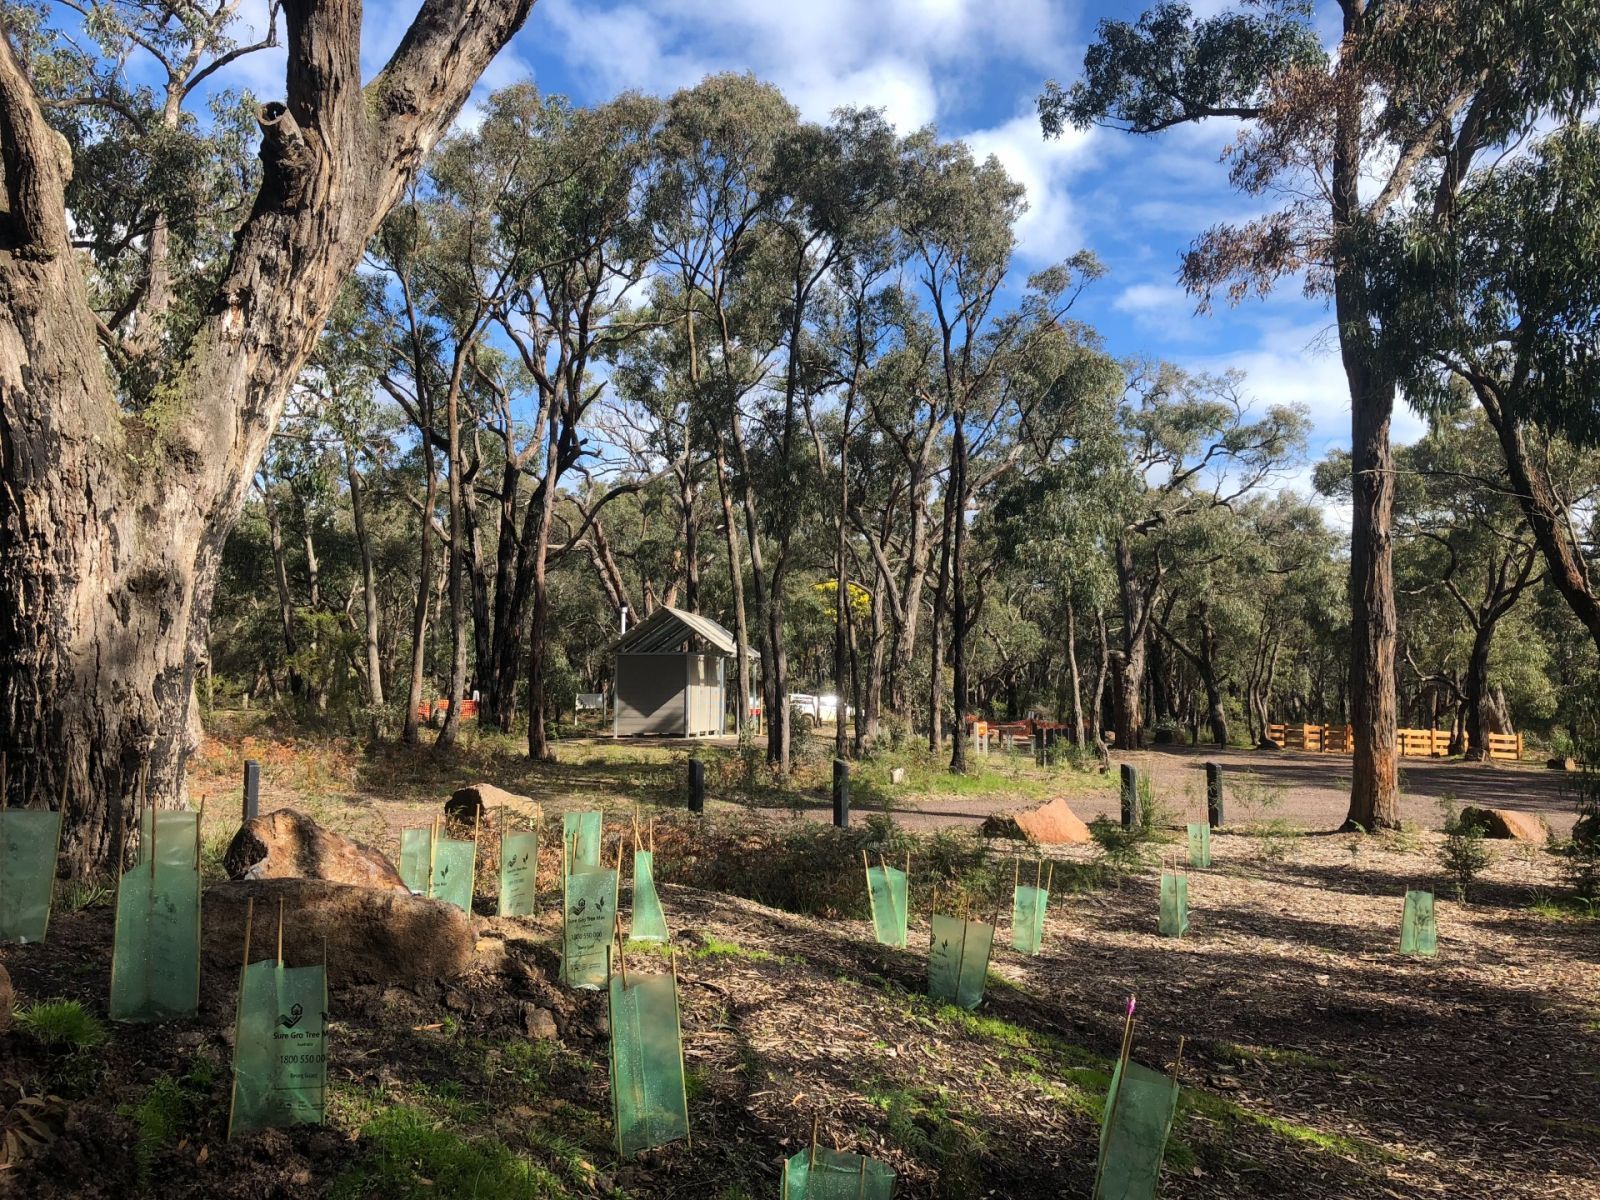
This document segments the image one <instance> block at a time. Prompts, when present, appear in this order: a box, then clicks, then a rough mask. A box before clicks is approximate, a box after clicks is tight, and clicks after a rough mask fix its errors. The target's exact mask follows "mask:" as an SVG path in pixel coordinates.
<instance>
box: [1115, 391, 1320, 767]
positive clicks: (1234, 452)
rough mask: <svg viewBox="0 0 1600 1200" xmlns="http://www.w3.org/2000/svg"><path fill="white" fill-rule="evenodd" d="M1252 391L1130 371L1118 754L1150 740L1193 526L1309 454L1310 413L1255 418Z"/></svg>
mask: <svg viewBox="0 0 1600 1200" xmlns="http://www.w3.org/2000/svg"><path fill="white" fill-rule="evenodd" d="M1243 386H1244V381H1243V378H1242V377H1241V376H1239V375H1237V374H1232V375H1225V376H1221V377H1217V376H1209V375H1195V374H1191V373H1189V372H1185V371H1182V370H1180V369H1179V368H1177V367H1175V366H1172V365H1171V364H1169V363H1159V364H1145V365H1141V366H1138V367H1136V368H1135V369H1134V370H1133V371H1132V372H1131V373H1130V376H1129V382H1128V395H1127V398H1126V400H1125V401H1124V404H1123V406H1122V410H1121V421H1122V426H1123V440H1124V454H1125V460H1124V462H1125V465H1124V468H1123V469H1124V470H1125V471H1126V473H1127V478H1126V482H1125V485H1124V488H1125V490H1124V494H1125V495H1126V497H1127V501H1126V508H1125V509H1124V511H1123V513H1122V521H1121V525H1120V527H1119V528H1118V530H1117V532H1116V535H1115V538H1114V545H1113V560H1114V562H1115V569H1116V574H1117V593H1118V599H1119V603H1120V608H1121V617H1122V628H1121V646H1120V647H1119V649H1118V650H1117V651H1116V652H1114V654H1113V656H1112V687H1113V693H1112V694H1113V699H1114V701H1115V703H1114V723H1115V728H1116V734H1117V745H1118V747H1119V748H1131V747H1135V746H1138V745H1141V744H1142V742H1143V737H1144V700H1143V696H1144V690H1145V670H1146V663H1147V655H1148V650H1149V645H1150V641H1149V639H1150V637H1151V636H1152V633H1153V632H1154V630H1153V622H1154V621H1155V619H1156V615H1157V607H1156V601H1157V598H1158V596H1159V595H1160V592H1161V589H1162V587H1163V585H1164V583H1165V580H1166V576H1167V574H1168V572H1169V571H1171V570H1172V569H1173V568H1174V567H1176V566H1177V565H1179V564H1180V563H1182V562H1184V561H1186V560H1187V559H1189V558H1190V557H1192V556H1193V555H1195V554H1196V553H1203V550H1197V547H1196V545H1195V544H1193V543H1192V542H1191V541H1189V540H1188V532H1187V529H1186V526H1188V525H1189V524H1191V523H1193V522H1195V521H1201V520H1204V519H1206V518H1207V517H1208V516H1209V515H1210V514H1212V513H1213V512H1214V511H1215V510H1217V509H1226V508H1231V507H1232V506H1233V505H1235V504H1236V503H1238V502H1240V501H1242V500H1243V499H1245V498H1246V497H1247V496H1249V495H1250V494H1251V493H1253V492H1255V491H1257V490H1258V489H1260V488H1262V487H1263V486H1265V485H1267V484H1269V483H1271V482H1273V481H1275V480H1276V479H1277V477H1278V475H1279V474H1280V472H1281V471H1282V470H1283V469H1284V468H1286V467H1288V466H1289V465H1291V464H1292V463H1293V461H1294V460H1295V457H1296V456H1297V455H1298V454H1299V453H1300V452H1301V450H1302V448H1303V445H1304V439H1305V428H1306V415H1305V412H1304V411H1303V410H1302V409H1300V408H1299V407H1292V406H1283V405H1273V406H1270V407H1268V408H1267V409H1266V411H1265V412H1264V413H1262V414H1261V416H1260V417H1256V416H1255V415H1254V414H1253V413H1252V412H1251V411H1250V409H1249V407H1248V405H1247V404H1246V402H1245V399H1244V396H1243V390H1242V389H1243Z"/></svg>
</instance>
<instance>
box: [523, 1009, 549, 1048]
mask: <svg viewBox="0 0 1600 1200" xmlns="http://www.w3.org/2000/svg"><path fill="white" fill-rule="evenodd" d="M522 1027H523V1029H525V1030H527V1033H528V1036H529V1037H530V1038H532V1039H533V1040H534V1041H536V1042H550V1041H554V1040H555V1039H556V1037H557V1034H556V1019H555V1016H554V1015H553V1014H552V1013H551V1012H550V1010H549V1009H548V1008H540V1007H539V1006H538V1005H537V1004H530V1003H528V1002H527V1001H523V1003H522Z"/></svg>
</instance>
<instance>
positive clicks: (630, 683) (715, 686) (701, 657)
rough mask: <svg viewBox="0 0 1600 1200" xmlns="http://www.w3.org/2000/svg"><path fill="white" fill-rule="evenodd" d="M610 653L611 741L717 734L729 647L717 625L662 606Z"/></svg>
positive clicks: (724, 704) (729, 640) (723, 705)
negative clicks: (614, 738)
mask: <svg viewBox="0 0 1600 1200" xmlns="http://www.w3.org/2000/svg"><path fill="white" fill-rule="evenodd" d="M613 649H614V650H615V651H616V655H617V665H616V674H615V676H614V677H613V686H612V693H611V694H612V695H613V696H614V697H615V698H616V701H615V707H614V708H613V710H612V726H611V728H612V733H613V734H614V735H615V736H617V737H639V736H643V735H646V734H657V735H660V736H664V737H715V736H717V735H718V734H720V733H722V732H723V730H724V727H725V724H724V723H725V714H726V712H727V665H728V659H729V658H730V657H731V656H732V655H733V653H734V642H733V635H732V634H731V633H729V632H728V631H727V630H726V629H724V628H723V627H722V626H721V625H718V624H717V623H716V622H715V621H713V620H711V618H709V617H703V616H700V615H699V614H698V613H689V612H684V611H683V610H682V609H681V608H668V607H666V606H662V607H661V608H658V609H656V610H655V612H653V613H651V614H650V615H649V616H648V617H646V618H645V619H644V620H643V621H641V622H640V623H639V624H638V625H636V626H635V627H634V628H632V629H630V630H629V631H628V632H627V633H625V634H623V636H622V637H621V638H619V639H618V640H617V642H616V644H615V645H614V647H613Z"/></svg>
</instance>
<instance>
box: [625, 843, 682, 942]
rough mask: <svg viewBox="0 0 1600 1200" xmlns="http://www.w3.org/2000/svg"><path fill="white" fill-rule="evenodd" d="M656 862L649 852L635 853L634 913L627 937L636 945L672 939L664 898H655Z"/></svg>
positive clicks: (640, 851) (636, 851)
mask: <svg viewBox="0 0 1600 1200" xmlns="http://www.w3.org/2000/svg"><path fill="white" fill-rule="evenodd" d="M655 859H656V856H655V854H654V853H652V852H651V851H649V850H635V851H634V852H633V912H632V914H631V915H630V917H629V924H630V928H629V932H628V936H629V937H630V938H632V939H633V940H634V941H636V942H665V941H666V940H667V939H668V938H669V937H670V936H671V934H670V933H669V932H668V931H667V914H666V913H665V912H663V911H662V909H661V897H660V896H658V895H656V866H655Z"/></svg>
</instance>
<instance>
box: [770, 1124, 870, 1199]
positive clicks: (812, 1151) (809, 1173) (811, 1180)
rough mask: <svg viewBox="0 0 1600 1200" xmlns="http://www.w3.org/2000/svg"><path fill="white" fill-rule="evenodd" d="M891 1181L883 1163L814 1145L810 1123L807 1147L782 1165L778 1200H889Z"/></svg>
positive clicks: (814, 1136)
mask: <svg viewBox="0 0 1600 1200" xmlns="http://www.w3.org/2000/svg"><path fill="white" fill-rule="evenodd" d="M894 1178H895V1177H894V1171H893V1170H892V1169H891V1168H890V1166H889V1164H888V1163H886V1162H880V1161H879V1160H878V1159H876V1158H868V1157H867V1156H866V1155H864V1154H852V1153H850V1152H848V1151H845V1150H833V1149H830V1148H829V1147H827V1146H819V1145H817V1126H816V1122H815V1121H813V1122H812V1125H811V1145H810V1146H809V1147H808V1148H807V1149H805V1150H801V1151H799V1152H798V1153H796V1154H793V1155H791V1156H790V1157H789V1158H788V1160H787V1161H785V1162H784V1164H783V1190H782V1191H781V1192H780V1193H779V1195H780V1196H781V1198H782V1200H891V1197H893V1195H894Z"/></svg>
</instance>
